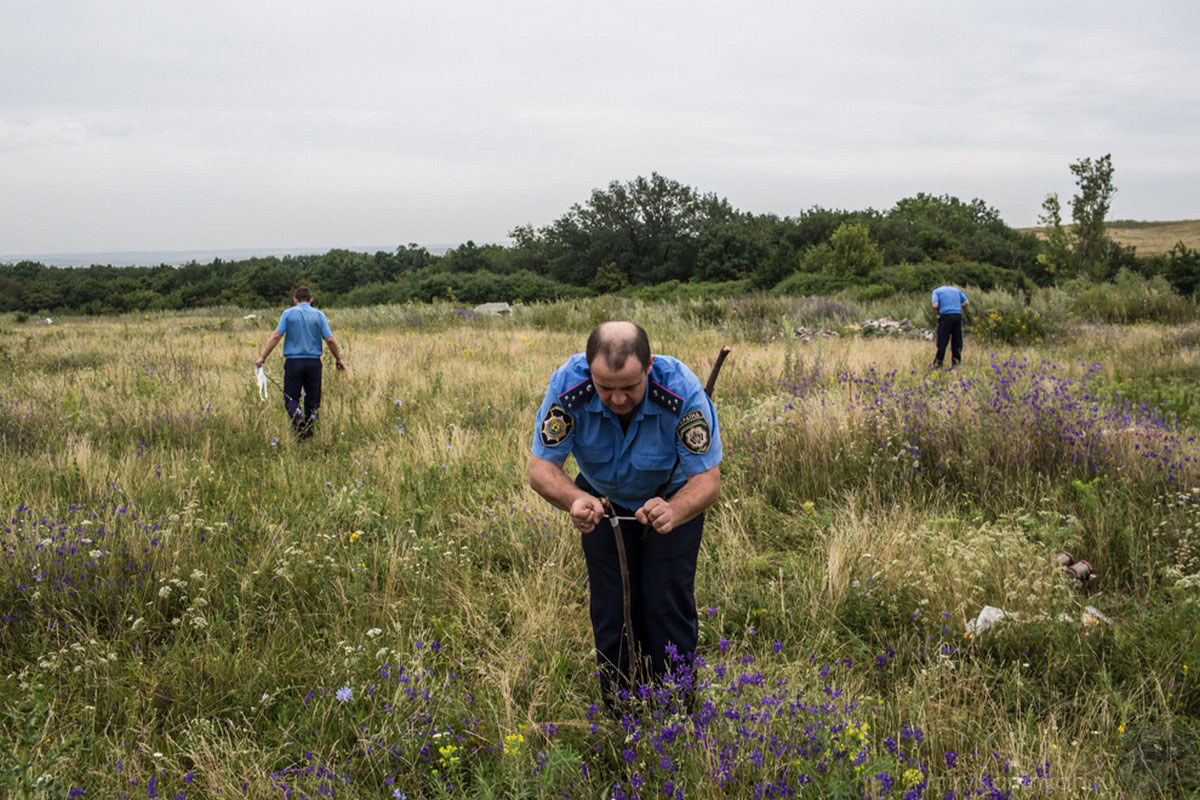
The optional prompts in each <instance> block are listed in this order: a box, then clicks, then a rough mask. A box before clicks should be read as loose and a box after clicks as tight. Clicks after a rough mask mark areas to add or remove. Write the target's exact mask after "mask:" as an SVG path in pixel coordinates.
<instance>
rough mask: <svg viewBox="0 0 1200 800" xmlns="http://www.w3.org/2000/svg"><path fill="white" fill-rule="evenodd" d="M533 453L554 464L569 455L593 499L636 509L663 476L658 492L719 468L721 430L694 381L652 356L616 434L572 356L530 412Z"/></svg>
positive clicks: (578, 358) (680, 367)
mask: <svg viewBox="0 0 1200 800" xmlns="http://www.w3.org/2000/svg"><path fill="white" fill-rule="evenodd" d="M533 454H534V455H535V456H537V457H538V458H540V459H543V460H545V461H552V462H554V463H556V464H561V463H563V462H564V461H566V460H567V455H568V454H570V455H574V456H575V462H576V463H577V464H578V465H579V471H580V472H582V473H583V476H584V477H585V478H587V480H588V483H590V484H591V485H592V486H593V487H594V488H595V489H596V490H597V491H598V492H600V494H601V495H604V496H606V497H608V498H609V499H610V500H612V501H613V502H614V503H616V504H617V505H620V506H624V507H626V508H631V509H637V508H641V506H642V505H643V504H644V503H645V502H646V501H647V500H649V499H650V498H651V497H655V496H656V495H657V494H658V492H659V488H660V487H661V486H662V485H663V483H665V482H666V481H667V480H668V478H669V479H670V484H669V486H668V488H667V490H666V492H664V493H663V494H670V493H671V492H674V491H675V490H677V489H678V488H679V487H680V486H682V485H683V484H684V483H685V482H686V481H687V479H688V478H690V477H692V476H693V475H698V474H700V473H701V472H706V471H708V470H710V469H712V468H713V467H715V466H717V465H718V464H720V463H721V433H720V429H719V428H718V427H717V412H716V409H715V408H714V407H713V404H712V400H710V399H709V397H708V395H707V394H705V393H704V386H703V385H702V384H701V383H700V379H699V378H697V377H696V376H695V375H694V374H693V373H692V371H691V370H690V369H688V368H687V366H686V365H684V364H683V363H682V362H680V361H679V360H678V359H675V358H672V357H671V356H655V357H654V361H653V363H652V364H651V365H650V377H649V380H647V381H646V394H645V396H643V397H642V402H641V403H640V404H639V405H638V407H637V410H636V411H634V413H633V419H632V420H630V422H629V427H628V429H627V430H622V428H621V420H620V419H618V418H617V415H616V414H614V413H613V412H612V411H611V410H610V409H609V408H608V406H606V405H604V403H603V402H601V400H600V395H598V394H597V393H596V390H595V387H593V386H592V376H591V370H589V369H588V364H587V358H586V356H585V355H584V354H583V353H578V354H576V355H573V356H571V358H570V359H569V360H568V361H567V363H565V364H563V365H562V366H561V367H559V368H558V370H556V371H555V373H554V376H553V377H551V378H550V386H549V387H548V388H547V389H546V397H545V399H544V400H542V405H541V408H539V409H538V413H537V425H536V428H535V430H534V433H533ZM676 459H678V462H677V461H676Z"/></svg>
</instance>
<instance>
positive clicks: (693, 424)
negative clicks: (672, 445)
mask: <svg viewBox="0 0 1200 800" xmlns="http://www.w3.org/2000/svg"><path fill="white" fill-rule="evenodd" d="M676 430H677V431H678V433H679V441H680V442H682V443H683V446H684V447H685V448H687V451H688V452H689V453H695V454H696V455H698V456H700V455H704V454H705V453H707V452H708V446H709V445H710V444H712V431H711V430H710V429H709V427H708V420H706V419H705V418H704V412H702V411H689V412H688V413H686V414H684V415H683V419H681V420H679V427H678V428H677V429H676Z"/></svg>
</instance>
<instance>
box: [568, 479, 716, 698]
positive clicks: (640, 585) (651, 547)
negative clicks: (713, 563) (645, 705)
mask: <svg viewBox="0 0 1200 800" xmlns="http://www.w3.org/2000/svg"><path fill="white" fill-rule="evenodd" d="M575 483H576V485H577V486H579V488H580V489H583V490H584V491H585V492H587V493H589V494H591V495H593V496H598V495H597V493H596V490H595V489H593V488H592V486H591V485H590V484H589V483H588V482H587V480H586V479H585V478H584V477H583V476H582V475H580V476H579V477H578V478H577V479H576V481H575ZM614 508H615V510H616V512H617V514H618V516H622V517H626V516H632V515H633V512H634V509H628V508H622V507H621V506H614ZM620 530H621V537H622V538H623V539H624V542H625V556H626V560H627V561H628V566H629V587H630V599H631V601H632V603H631V606H632V617H633V619H632V621H633V641H634V651H635V657H636V658H637V660H638V669H637V674H636V675H635V676H634V677H635V678H636V679H637V682H638V683H648V682H650V681H654V680H657V679H660V678H662V677H663V676H664V675H666V674H667V672H668V671H669V670H670V669H671V657H670V656H669V655H668V653H667V646H668V645H674V649H675V652H676V653H677V654H678V655H679V656H680V657H682V658H689V657H690V656H691V655H692V654H694V653H695V652H696V640H697V639H698V637H699V632H700V624H699V621H698V620H697V618H696V600H695V584H696V560H697V558H698V556H699V555H700V537H701V534H702V533H703V531H704V515H703V514H701V515H700V516H698V517H696V518H695V519H693V520H691V521H690V522H687V523H685V524H684V525H681V526H679V527H678V528H675V529H674V530H672V531H671V532H670V533H667V534H661V533H658V532H657V531H655V530H654V529H653V528H648V529H643V526H642V525H640V524H638V523H637V522H622V523H621V529H620ZM582 540H583V555H584V559H585V560H586V561H587V571H588V589H589V594H590V610H591V617H592V636H593V638H594V640H595V643H596V663H597V664H598V665H599V667H600V676H601V679H602V680H603V682H604V684H605V688H606V689H607V690H608V691H607V692H606V697H607V695H608V694H609V693H611V691H612V690H615V689H618V688H628V687H630V686H631V681H630V680H629V679H630V676H631V671H630V666H629V646H628V644H627V639H626V635H627V633H626V631H625V611H624V601H623V597H624V593H623V592H622V589H621V567H620V561H619V559H618V556H617V544H616V538H615V536H614V532H613V529H612V525H611V523H609V522H608V520H602V521H601V522H600V524H599V525H597V526H596V529H595V530H593V531H592V532H591V533H585V534H583V535H582Z"/></svg>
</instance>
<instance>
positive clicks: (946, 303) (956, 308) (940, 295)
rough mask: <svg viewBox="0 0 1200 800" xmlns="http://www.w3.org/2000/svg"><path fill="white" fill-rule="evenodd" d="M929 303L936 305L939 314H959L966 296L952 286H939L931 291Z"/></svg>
mask: <svg viewBox="0 0 1200 800" xmlns="http://www.w3.org/2000/svg"><path fill="white" fill-rule="evenodd" d="M930 302H933V303H937V304H938V313H939V314H961V313H962V304H963V303H965V302H967V296H966V295H965V294H963V293H962V292H960V291H959V290H958V289H957V288H955V287H953V286H939V287H938V288H936V289H934V290H933V297H932V299H931V301H930Z"/></svg>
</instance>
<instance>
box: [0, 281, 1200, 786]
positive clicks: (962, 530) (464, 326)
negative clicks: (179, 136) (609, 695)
mask: <svg viewBox="0 0 1200 800" xmlns="http://www.w3.org/2000/svg"><path fill="white" fill-rule="evenodd" d="M826 305H827V304H826ZM917 311H918V310H914V315H916V313H917ZM244 314H245V312H244V311H241V310H232V309H229V310H225V309H219V310H201V311H196V312H194V313H190V314H166V315H157V316H155V315H152V316H150V317H145V318H143V317H141V316H137V317H120V318H108V319H84V318H72V319H60V320H55V322H54V324H52V325H35V324H33V323H21V324H18V323H16V322H15V321H13V320H11V319H10V320H0V334H3V336H2V337H0V342H2V343H3V344H2V347H0V362H2V363H3V365H4V378H3V381H2V382H0V487H2V488H0V493H2V497H0V502H2V505H3V514H4V516H3V522H2V524H0V547H2V557H0V662H2V663H0V677H2V682H0V713H2V714H3V718H4V723H3V725H2V726H0V731H2V733H0V795H2V796H4V797H13V798H42V797H83V798H177V799H180V800H182V799H185V798H186V799H187V800H197V799H198V798H226V799H228V798H242V797H248V798H278V797H287V798H346V799H349V798H425V797H455V798H458V797H488V798H543V797H544V798H552V797H554V798H557V797H571V798H615V797H642V798H653V797H671V798H743V797H746V798H749V797H793V796H799V797H822V798H968V797H988V798H1034V797H1041V798H1076V797H1081V796H1086V797H1097V798H1100V797H1118V796H1124V797H1159V796H1163V797H1187V796H1191V795H1192V793H1194V792H1195V791H1197V789H1200V681H1198V676H1197V673H1198V672H1200V606H1198V604H1197V601H1198V600H1200V482H1198V480H1197V478H1198V472H1200V463H1198V462H1197V458H1198V457H1200V447H1198V445H1197V442H1196V440H1195V433H1196V431H1195V429H1194V428H1193V427H1191V425H1192V424H1193V420H1194V417H1193V415H1192V413H1191V411H1192V408H1193V403H1192V399H1191V398H1192V395H1191V392H1192V387H1193V386H1194V378H1195V376H1196V374H1197V372H1198V367H1200V355H1198V351H1197V346H1198V343H1200V336H1198V335H1197V332H1196V330H1195V329H1194V328H1183V327H1166V326H1153V325H1141V326H1129V327H1099V326H1081V325H1077V324H1075V325H1068V326H1066V327H1065V328H1064V329H1063V330H1062V331H1061V333H1057V334H1056V335H1055V336H1054V338H1052V339H1049V340H1045V341H1037V342H1032V343H1027V344H1022V345H1021V346H1019V347H1018V346H1008V345H1003V344H993V343H988V342H981V341H979V340H978V339H977V338H973V337H970V336H969V337H968V339H967V344H966V359H965V362H964V365H963V367H962V368H961V369H959V370H956V371H954V372H940V371H939V372H930V371H929V370H928V369H927V365H928V363H929V362H930V360H931V358H932V345H931V343H929V342H926V341H924V340H921V339H917V338H889V337H878V336H865V335H863V333H862V331H861V326H859V332H857V333H854V332H853V330H854V328H847V329H846V330H848V331H851V333H849V335H843V336H837V337H834V336H829V337H817V338H814V339H812V340H811V341H805V342H800V341H797V340H796V339H795V338H794V337H793V336H792V335H791V331H792V330H794V329H795V328H796V327H797V326H800V325H807V324H813V320H814V319H815V318H820V319H822V320H825V321H826V323H827V324H828V325H835V326H845V325H847V324H848V323H851V322H853V320H849V319H843V318H842V317H843V316H844V314H840V313H839V312H838V311H837V310H836V309H834V310H830V309H828V308H824V307H822V309H818V308H817V307H816V305H814V304H811V303H810V304H807V305H806V304H805V303H803V302H799V301H796V302H792V301H787V302H782V301H780V302H775V301H772V302H768V301H765V300H749V301H733V302H731V303H729V304H727V305H726V306H725V307H722V308H716V307H713V306H712V304H711V303H708V304H693V305H687V304H684V305H675V306H671V305H667V306H651V305H642V304H638V303H634V302H632V301H619V300H612V299H611V298H602V299H600V300H596V301H588V302H574V303H562V304H557V305H548V306H536V307H529V308H519V309H518V310H517V313H516V314H514V315H513V316H512V317H506V318H493V317H479V316H477V315H475V314H473V313H471V312H467V311H463V310H456V309H454V308H452V307H450V306H413V307H385V308H373V309H357V310H344V311H336V312H332V313H330V321H331V324H332V325H333V328H334V332H335V334H336V335H337V336H338V338H339V340H340V341H341V342H342V346H343V348H344V352H345V355H346V358H347V361H348V364H349V372H348V373H346V374H340V375H339V374H335V373H334V371H333V370H332V369H328V370H326V375H325V402H324V405H323V408H322V414H321V421H320V427H319V429H318V431H317V433H316V435H315V437H314V438H313V439H312V440H309V441H306V442H297V441H294V440H293V439H292V438H291V435H290V428H289V426H288V424H287V420H286V419H285V416H284V413H283V411H282V408H281V401H280V395H279V389H278V387H277V386H271V387H270V394H271V396H270V399H269V401H268V402H266V403H264V402H262V401H260V399H259V397H258V395H257V391H256V388H255V385H254V380H253V368H252V365H253V360H254V358H255V356H256V354H257V352H258V350H259V348H260V347H261V345H262V343H263V341H264V340H265V338H266V336H267V335H268V333H269V332H270V330H271V328H272V326H273V324H274V321H275V317H274V316H270V315H265V316H260V317H258V318H253V319H244V318H243V315H244ZM623 317H624V318H632V319H634V320H635V321H638V322H640V323H642V324H643V325H644V326H645V327H646V328H647V330H648V331H649V333H650V336H651V341H652V343H653V346H654V349H655V351H656V352H662V353H667V354H671V355H674V356H677V357H679V358H681V359H682V360H684V361H685V362H687V363H688V364H690V365H691V366H692V368H693V370H694V371H695V372H696V373H698V374H700V375H701V376H702V377H703V376H704V375H706V374H707V372H708V369H709V366H710V364H711V362H712V360H713V358H714V356H715V355H716V352H717V350H718V348H719V347H720V346H721V345H722V344H729V345H731V346H732V348H733V355H732V356H731V358H730V360H729V361H728V362H727V363H726V366H725V369H724V371H723V373H722V375H721V379H720V382H719V384H718V386H717V391H716V403H717V409H718V413H719V416H720V421H721V426H722V431H723V437H724V445H725V454H726V455H725V462H724V464H723V465H722V473H723V476H724V481H723V488H722V494H721V498H720V500H719V501H718V503H717V504H716V506H714V507H713V509H711V512H710V515H709V522H708V525H707V528H706V530H705V539H704V545H703V548H702V553H701V561H700V569H699V575H698V578H697V602H698V604H699V606H700V609H701V610H700V616H701V632H700V637H701V638H700V649H699V653H698V657H697V659H696V660H695V661H693V662H687V663H685V662H680V663H679V664H678V666H677V669H676V670H675V672H674V674H673V675H672V677H671V678H670V679H669V680H668V681H667V682H666V683H665V684H664V685H659V686H651V687H645V688H644V690H643V691H641V692H639V693H638V694H637V696H636V697H635V698H632V699H631V700H630V701H629V702H628V703H627V705H626V707H625V708H624V709H623V712H622V715H621V716H620V717H619V718H614V717H612V716H610V715H609V714H608V712H607V711H606V710H604V708H603V705H602V703H601V698H600V696H599V692H598V683H597V681H596V680H595V678H594V675H593V673H594V660H593V658H594V657H593V654H592V648H591V633H590V628H589V624H588V618H587V594H586V586H585V576H586V571H585V569H584V565H583V559H582V554H581V552H580V547H579V542H578V534H577V533H575V532H574V529H573V528H572V527H571V526H570V524H569V522H568V521H567V519H566V516H565V515H564V514H562V513H559V512H555V511H553V510H552V509H551V508H550V507H549V506H548V505H547V504H545V503H544V502H543V501H542V500H541V499H540V498H539V497H537V496H536V495H535V494H534V493H533V492H532V491H531V490H530V489H529V488H528V486H527V483H526V478H525V467H526V462H527V459H528V454H529V442H530V438H531V436H532V433H533V429H534V420H533V415H534V413H535V411H536V408H537V406H538V403H539V401H540V399H541V396H542V393H543V392H544V390H545V385H546V381H547V379H548V378H549V376H550V374H551V372H552V371H553V370H554V369H555V368H556V367H557V366H558V365H559V364H560V363H562V362H563V361H564V360H565V359H566V358H567V357H568V356H569V355H570V354H572V353H574V352H578V351H579V350H581V349H582V347H583V342H584V338H585V336H586V334H587V332H588V330H589V329H590V328H591V326H592V325H594V324H595V323H597V322H599V321H602V320H604V319H608V318H623ZM831 320H833V321H831ZM268 369H269V372H270V374H271V375H272V376H273V377H274V378H275V379H276V380H279V379H280V378H281V375H282V362H281V359H280V357H279V355H278V354H276V355H275V356H274V357H273V358H272V359H271V360H270V361H269V362H268ZM593 535H598V534H593ZM1060 553H1069V554H1070V555H1071V559H1072V560H1075V561H1080V560H1086V561H1087V562H1088V563H1089V564H1090V566H1091V570H1092V572H1093V574H1094V576H1095V577H1093V578H1091V579H1090V580H1087V581H1081V580H1079V579H1078V578H1077V577H1073V576H1071V575H1069V574H1067V572H1066V571H1065V570H1064V569H1063V567H1062V566H1060V565H1059V564H1058V563H1057V561H1056V557H1057V556H1058V555H1059V554H1060ZM985 606H992V607H994V608H998V609H1002V610H1003V611H1004V613H1005V616H1004V617H1003V618H1002V619H1000V620H999V621H998V622H996V623H994V624H993V625H991V626H990V627H986V629H981V627H980V626H976V625H974V622H975V620H976V618H977V616H978V615H979V614H980V612H981V611H982V610H983V609H984V607H985ZM968 630H971V631H974V635H971V634H969V633H968ZM690 691H694V692H695V693H696V694H697V696H698V700H697V702H695V703H694V704H688V703H683V702H681V697H682V696H683V695H684V694H685V693H686V692H690Z"/></svg>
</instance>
